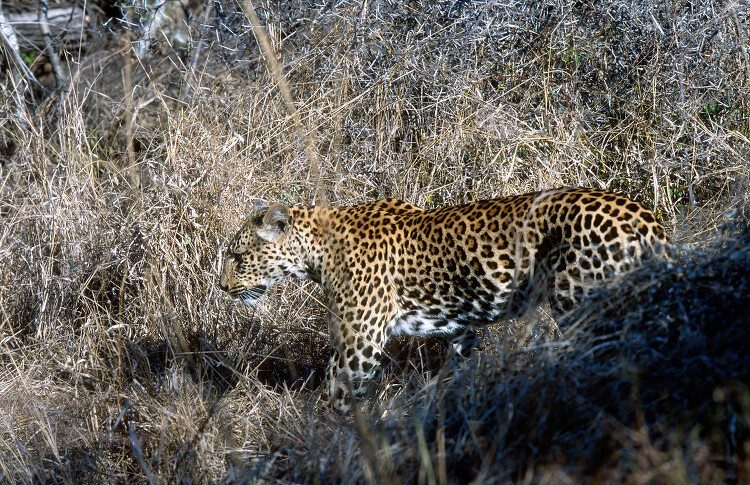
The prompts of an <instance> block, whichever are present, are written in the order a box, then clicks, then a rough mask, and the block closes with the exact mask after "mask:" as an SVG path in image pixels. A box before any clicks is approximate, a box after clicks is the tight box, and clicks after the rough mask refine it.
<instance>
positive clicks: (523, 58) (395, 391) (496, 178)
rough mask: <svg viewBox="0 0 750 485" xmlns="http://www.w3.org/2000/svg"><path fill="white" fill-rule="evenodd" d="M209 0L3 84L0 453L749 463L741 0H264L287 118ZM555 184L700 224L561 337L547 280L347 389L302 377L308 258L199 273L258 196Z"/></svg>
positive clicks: (736, 477)
mask: <svg viewBox="0 0 750 485" xmlns="http://www.w3.org/2000/svg"><path fill="white" fill-rule="evenodd" d="M219 5H220V6H221V9H220V11H219V9H217V7H216V6H215V5H212V6H211V10H208V11H207V12H206V11H198V12H197V13H198V14H200V15H196V16H194V18H199V19H206V20H207V21H206V22H204V21H203V20H201V22H200V23H197V22H196V23H191V24H189V28H190V32H191V34H192V35H193V39H194V40H195V44H194V45H193V47H201V49H200V50H195V51H191V52H180V51H175V50H174V49H172V48H171V47H170V46H169V44H168V43H167V41H166V40H165V41H164V44H163V45H161V46H159V47H160V48H158V49H155V50H153V52H152V53H151V54H150V55H149V56H147V57H146V58H145V59H142V60H140V61H134V60H133V59H132V57H131V54H130V53H129V51H128V50H127V48H126V47H122V48H121V45H122V44H120V43H119V38H120V37H117V36H120V35H122V34H123V32H122V31H115V32H114V33H115V34H117V36H112V37H110V39H111V41H110V42H111V44H110V45H111V46H112V48H113V49H115V50H114V51H109V50H96V49H94V48H91V49H89V50H88V51H86V52H84V53H83V55H82V56H81V57H80V58H74V60H75V61H76V62H70V63H69V64H70V65H71V66H73V67H75V69H74V71H73V75H72V76H71V79H72V81H71V90H70V92H69V93H67V94H65V95H64V96H62V97H61V100H60V102H59V103H57V104H54V105H52V107H51V108H49V111H47V112H37V113H34V112H31V108H29V106H24V107H21V108H23V109H27V110H29V113H28V114H29V116H28V118H29V119H32V120H34V122H33V123H32V125H31V126H30V127H28V128H26V127H24V126H22V125H21V124H20V123H19V122H18V121H17V120H16V119H15V118H14V117H13V113H14V112H15V107H16V106H14V105H13V103H14V102H15V101H14V99H13V98H12V97H10V96H8V98H7V99H4V101H5V103H4V106H5V107H6V109H3V111H2V117H1V119H0V123H1V124H2V127H3V131H2V135H0V137H1V139H2V144H1V147H2V157H1V158H0V359H1V362H2V364H1V365H0V475H2V477H3V480H7V481H16V482H21V483H38V482H63V483H73V482H104V481H111V482H125V481H129V482H130V481H136V482H165V483H171V482H176V481H181V480H184V481H193V482H215V481H220V480H224V481H226V482H233V481H238V482H239V481H278V482H286V481H293V482H336V481H341V482H368V483H385V482H396V481H399V482H420V483H421V482H428V483H453V482H465V481H469V480H475V481H477V482H497V481H530V482H537V483H547V482H555V483H559V482H560V481H575V480H578V479H580V478H582V477H585V478H589V479H592V480H599V479H601V480H609V481H624V482H632V483H644V482H649V481H654V480H658V481H666V482H696V481H700V482H710V481H722V480H733V481H743V480H746V479H747V473H748V471H747V470H748V464H747V448H746V446H747V442H748V441H747V440H748V435H747V422H748V419H750V407H748V404H747V403H748V402H749V401H748V391H747V382H748V381H747V369H748V366H747V361H746V359H747V358H746V357H745V356H746V355H748V353H747V352H746V350H747V349H746V348H745V345H746V344H744V343H743V342H747V339H746V338H744V337H746V332H747V330H745V329H744V328H745V327H746V325H745V323H746V321H747V318H746V316H745V315H744V314H743V313H742V311H741V309H742V308H743V305H744V308H747V295H748V294H749V293H750V292H748V288H747V280H746V278H745V275H746V274H747V273H748V272H750V271H749V269H748V266H747V264H748V263H747V262H748V252H747V248H748V246H747V240H746V237H747V231H746V226H743V224H744V222H743V221H745V220H746V219H743V214H744V212H743V211H742V210H741V209H737V211H736V217H735V218H734V219H731V220H727V219H725V218H724V217H723V214H725V213H728V212H730V211H731V210H733V209H734V208H735V207H742V206H741V204H739V202H738V200H739V199H740V198H741V196H742V195H743V194H744V193H745V187H746V183H747V178H748V175H749V174H750V165H749V164H748V161H747V160H748V158H749V157H750V140H748V137H750V96H749V95H748V83H749V82H750V74H748V69H750V67H749V66H748V60H747V53H746V50H747V47H746V45H747V44H746V43H743V42H742V39H747V38H748V22H749V21H750V17H748V11H749V10H748V8H747V5H746V4H745V3H743V2H721V3H717V2H708V1H705V2H700V1H699V2H691V3H681V2H677V3H670V4H669V5H666V4H665V5H650V6H649V5H641V4H637V3H631V2H625V1H608V2H603V3H597V4H596V5H592V4H588V3H585V2H584V3H581V2H566V1H560V2H547V3H544V4H538V3H535V2H522V1H518V2H504V3H500V2H454V3H445V4H442V3H440V4H438V3H434V4H431V3H428V2H423V4H420V3H413V4H412V3H396V4H391V3H388V2H365V3H362V2H329V3H327V4H326V5H316V4H313V3H312V2H306V1H298V2H270V1H266V2H255V8H256V10H257V12H258V14H259V15H260V17H261V21H262V22H263V23H264V24H265V25H266V27H267V29H268V32H269V34H270V37H271V40H272V43H273V47H274V48H275V52H276V55H277V56H278V57H279V58H280V59H281V61H282V70H283V72H284V75H285V76H286V80H287V82H288V83H289V86H290V89H291V92H292V95H293V97H294V100H295V103H296V109H297V112H298V114H299V117H300V120H301V122H300V123H296V122H295V120H294V117H293V116H292V115H291V114H290V112H289V110H288V108H287V106H286V105H285V104H284V101H283V99H282V97H281V94H280V92H279V89H278V82H277V80H278V78H277V77H274V76H273V74H272V73H271V72H270V71H269V69H268V67H267V63H266V62H265V60H264V57H263V55H262V53H261V51H260V49H259V48H258V46H257V44H256V42H255V38H254V36H253V35H252V32H251V29H250V27H249V25H248V23H247V21H246V20H245V17H244V15H243V14H242V12H241V11H240V10H239V9H238V8H237V7H236V6H235V4H234V3H232V2H222V3H220V4H219ZM203 13H207V15H205V16H204V15H203ZM110 25H114V24H110ZM118 49H119V50H118ZM70 55H71V56H75V55H76V54H75V53H70ZM5 81H6V80H4V82H5ZM188 81H189V82H188ZM5 85H6V87H7V86H8V85H7V83H6V84H5ZM8 92H9V91H8V90H5V91H3V96H6V94H7V93H8ZM299 126H303V127H305V131H304V132H302V133H300V130H299ZM308 144H309V145H311V146H313V147H314V149H315V151H316V156H317V157H318V160H319V163H320V168H319V170H318V172H317V173H316V171H315V170H311V166H310V162H309V156H308V155H307V154H306V146H307V145H308ZM560 185H586V186H594V187H608V188H610V189H614V190H617V191H620V192H622V193H625V194H626V195H629V196H631V197H633V198H636V199H638V200H641V201H643V202H644V203H646V204H647V205H649V206H650V207H653V208H654V209H655V212H657V213H658V214H659V215H660V217H661V218H662V220H663V221H664V222H665V224H666V226H667V227H668V229H669V232H670V234H672V235H673V236H674V239H675V240H676V241H677V242H679V243H680V244H690V245H691V248H692V249H691V250H689V251H687V250H686V253H685V254H684V255H683V256H681V257H680V258H679V259H678V261H677V262H676V263H675V264H673V265H672V266H670V267H667V266H654V267H649V268H646V269H645V270H644V271H643V272H641V273H638V274H636V275H634V276H633V278H632V279H631V280H630V281H629V282H628V283H626V284H625V286H623V287H619V288H618V289H617V290H616V292H617V293H616V295H614V296H613V295H611V294H605V295H602V296H601V297H600V298H601V299H595V300H594V301H593V302H592V303H591V304H590V305H588V306H585V307H583V308H581V309H580V315H578V319H579V321H578V322H577V323H576V324H574V325H572V327H571V328H570V329H567V330H566V329H563V330H564V333H563V334H562V337H561V338H560V339H559V340H553V341H550V339H548V338H547V337H537V335H538V334H539V333H540V332H535V331H530V330H529V329H531V328H532V327H534V326H535V325H538V326H542V325H543V324H544V322H545V321H546V316H545V312H544V309H542V310H541V311H540V312H539V313H537V314H535V315H531V316H529V317H527V318H526V319H524V320H523V321H520V322H515V324H514V325H509V326H500V327H499V328H495V329H493V330H492V331H490V332H486V335H485V340H484V343H483V345H482V351H481V352H479V353H478V354H477V355H476V356H474V358H473V359H472V360H470V361H469V362H468V363H467V364H466V365H465V366H460V367H451V366H450V365H446V366H443V368H442V369H441V368H440V364H441V363H442V358H441V357H440V356H438V355H436V354H435V352H433V349H432V347H433V346H432V345H431V343H430V342H421V341H420V342H416V343H414V344H408V343H403V342H402V344H403V348H399V346H398V345H395V346H394V349H393V350H392V352H393V353H394V354H397V355H398V359H397V362H396V363H394V364H393V365H391V366H390V367H389V369H388V371H387V373H386V375H385V376H384V378H383V379H382V382H381V385H380V387H379V388H378V390H377V392H376V395H375V396H374V398H373V399H372V400H371V402H370V403H369V407H367V408H366V409H363V410H361V412H360V413H359V414H357V415H355V416H353V417H342V416H338V415H336V414H334V413H332V412H331V411H330V410H328V409H327V407H326V405H325V404H324V403H322V402H321V400H320V389H319V387H318V386H319V384H320V383H321V382H322V380H323V375H324V371H325V365H326V361H327V358H328V355H329V351H328V348H327V342H328V339H327V335H326V325H325V321H324V318H325V314H326V311H325V308H324V306H323V304H322V301H323V300H322V295H321V293H320V291H319V289H318V288H316V287H315V286H314V285H312V284H299V283H296V282H290V283H286V284H283V285H280V287H278V288H275V289H274V290H273V291H272V292H270V294H269V295H268V296H266V297H265V298H264V299H263V300H262V302H261V305H260V306H259V307H258V308H257V309H250V308H246V307H244V306H242V305H241V304H239V303H237V302H234V301H232V300H230V299H229V298H228V297H226V296H225V295H224V294H222V293H221V292H220V291H219V290H218V287H217V277H218V276H217V272H218V270H219V266H220V262H221V261H220V251H221V248H222V246H223V245H224V244H225V243H226V240H227V238H228V237H229V236H231V234H232V233H233V232H234V231H235V230H236V229H237V227H238V226H239V223H240V221H241V219H242V218H243V217H244V215H246V214H247V213H248V211H249V208H250V207H251V201H252V199H254V198H261V199H264V200H266V201H283V202H287V203H310V202H312V201H313V199H314V198H315V193H316V190H318V187H319V186H320V188H321V190H322V191H323V193H324V194H325V199H327V200H328V201H329V202H330V203H333V204H352V203H358V202H363V201H369V200H373V199H376V198H379V197H399V198H403V199H405V200H408V201H410V202H413V203H416V204H419V205H421V206H426V207H433V206H440V205H444V204H451V203H459V202H464V201H470V200H478V199H481V198H488V197H498V196H505V195H511V194H516V193H521V192H526V191H529V190H536V189H540V188H549V187H555V186H560ZM318 200H320V199H318ZM722 224H725V225H727V224H728V225H727V226H726V227H727V228H728V229H726V231H725V235H724V236H722V238H720V239H718V240H715V239H714V234H715V232H716V229H717V228H718V227H719V226H721V225H722ZM743 238H745V239H743ZM711 241H715V242H713V243H711V244H709V243H710V242H711ZM733 241H739V242H738V243H734V242H733ZM743 241H744V242H743ZM712 298H715V300H712ZM716 298H719V299H718V300H716ZM603 301H604V302H607V304H604V303H602V302H603ZM712 301H713V302H712ZM716 302H719V303H716ZM717 328H718V329H719V330H716V329H717ZM541 333H543V332H541ZM709 344H710V345H709Z"/></svg>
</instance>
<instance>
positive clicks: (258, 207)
mask: <svg viewBox="0 0 750 485" xmlns="http://www.w3.org/2000/svg"><path fill="white" fill-rule="evenodd" d="M266 209H268V206H267V205H266V204H265V203H264V202H263V201H262V200H258V199H255V200H253V212H263V211H264V210H266Z"/></svg>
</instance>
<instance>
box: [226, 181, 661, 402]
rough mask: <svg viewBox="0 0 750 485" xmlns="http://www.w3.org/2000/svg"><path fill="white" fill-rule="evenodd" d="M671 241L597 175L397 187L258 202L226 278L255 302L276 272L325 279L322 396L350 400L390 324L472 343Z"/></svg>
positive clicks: (401, 330) (571, 301)
mask: <svg viewBox="0 0 750 485" xmlns="http://www.w3.org/2000/svg"><path fill="white" fill-rule="evenodd" d="M669 245H670V241H669V238H668V237H667V235H666V232H665V229H664V226H663V225H662V224H661V223H660V222H659V221H658V220H657V217H656V216H655V215H654V213H653V212H652V211H651V210H649V209H647V208H645V207H644V206H643V205H642V204H640V203H638V202H636V201H634V200H631V199H629V198H627V197H625V196H622V195H618V194H616V193H614V192H610V191H607V190H602V189H593V188H583V187H564V188H558V189H552V190H544V191H537V192H532V193H527V194H522V195H515V196H509V197H504V198H496V199H489V200H481V201H476V202H471V203H464V204H460V205H452V206H445V207H440V208H433V209H422V208H420V207H418V206H416V205H414V204H411V203H409V202H405V201H402V200H397V199H381V200H376V201H373V202H367V203H362V204H358V205H351V206H333V205H327V206H312V207H303V206H287V205H285V204H281V203H275V204H272V205H270V206H267V205H265V204H263V203H260V202H255V204H254V205H253V207H252V209H251V210H250V216H249V218H248V219H247V220H246V222H244V224H243V225H242V226H241V228H240V229H239V231H238V232H237V233H236V234H235V235H234V237H232V238H231V240H230V241H229V243H228V244H227V247H226V250H225V251H224V256H223V261H222V263H221V264H222V269H221V275H220V278H219V286H220V288H221V289H222V290H223V291H225V292H227V293H228V294H229V295H230V296H231V297H234V298H238V299H240V300H242V301H244V303H246V304H248V305H250V306H254V305H256V303H257V302H258V300H259V299H260V298H261V297H262V296H263V295H264V294H265V293H266V291H267V290H268V289H269V288H270V287H272V286H273V285H274V284H276V283H278V282H279V281H281V280H284V279H287V278H300V279H310V280H312V281H314V282H316V283H318V284H319V285H320V286H321V288H322V290H323V294H324V296H325V304H326V306H327V308H328V311H329V314H330V317H329V319H328V334H329V336H330V345H331V350H332V355H331V358H330V363H329V365H328V370H327V373H326V381H327V384H326V387H327V388H326V391H327V394H324V397H325V398H326V399H327V401H328V402H329V403H330V404H331V405H332V406H333V408H334V409H335V410H337V411H338V412H340V413H349V412H350V411H351V410H352V409H353V407H354V406H356V405H358V404H359V403H361V402H362V401H363V399H365V398H366V395H367V393H368V389H369V388H370V387H371V385H372V384H373V383H374V382H376V381H378V380H379V377H380V375H381V372H382V369H383V366H384V364H386V363H387V361H388V360H389V357H388V354H387V352H386V351H385V350H384V349H385V346H386V343H387V342H388V341H389V340H390V339H392V338H393V337H394V336H397V335H406V336H437V337H440V338H443V339H446V340H447V341H450V342H452V344H451V345H452V346H453V348H454V350H455V351H456V353H459V354H462V355H463V354H466V353H467V351H468V352H470V351H471V349H472V348H473V347H474V346H475V345H476V332H477V329H478V328H479V327H481V326H484V325H488V324H492V323H496V322H501V321H504V320H508V319H512V318H515V317H518V316H520V315H522V314H524V312H526V311H527V310H528V309H529V307H530V306H534V305H536V306H538V305H540V304H542V303H544V302H545V301H546V302H548V303H549V312H550V313H551V315H552V317H553V318H554V319H555V321H557V322H558V323H560V322H563V321H564V318H565V316H566V314H569V312H571V310H573V309H574V308H575V307H576V305H578V304H579V303H580V302H582V300H584V299H585V298H586V297H587V296H589V295H590V293H591V292H592V291H593V290H594V289H595V288H597V287H598V286H600V285H602V284H604V283H605V282H607V281H610V280H612V279H614V278H616V277H618V276H619V275H624V274H627V273H628V272H630V271H632V270H634V269H635V268H637V267H639V266H641V265H643V264H644V261H646V260H647V259H649V258H653V257H657V256H660V255H661V256H664V255H665V254H666V253H665V248H668V247H669Z"/></svg>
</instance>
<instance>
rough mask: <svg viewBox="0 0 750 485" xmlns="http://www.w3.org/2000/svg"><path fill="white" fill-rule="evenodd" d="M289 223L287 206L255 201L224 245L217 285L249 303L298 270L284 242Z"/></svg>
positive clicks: (255, 300) (286, 241)
mask: <svg viewBox="0 0 750 485" xmlns="http://www.w3.org/2000/svg"><path fill="white" fill-rule="evenodd" d="M290 226H291V221H290V217H289V208H288V207H286V206H285V205H283V204H274V205H272V206H270V207H267V206H265V205H264V204H262V203H259V202H256V203H255V207H254V208H253V211H252V214H251V216H250V218H249V220H247V221H246V222H245V223H244V224H243V225H242V227H241V228H240V230H239V231H237V234H235V235H234V237H233V238H232V239H231V241H230V242H229V245H228V246H227V250H226V252H225V255H224V265H223V268H222V271H221V279H220V280H219V287H220V288H221V289H222V290H224V291H226V292H227V293H229V294H230V295H231V296H233V297H235V298H240V299H241V300H243V301H244V302H245V303H246V304H248V305H251V306H252V305H255V303H257V301H258V299H260V297H261V296H263V294H264V293H265V292H266V290H268V288H270V287H271V286H272V285H273V284H274V283H277V282H278V281H281V280H282V279H284V278H285V277H287V276H289V275H292V274H296V273H298V272H299V270H298V264H297V262H296V261H295V258H294V256H293V254H292V252H291V251H290V249H289V244H288V237H287V236H288V233H289V229H290Z"/></svg>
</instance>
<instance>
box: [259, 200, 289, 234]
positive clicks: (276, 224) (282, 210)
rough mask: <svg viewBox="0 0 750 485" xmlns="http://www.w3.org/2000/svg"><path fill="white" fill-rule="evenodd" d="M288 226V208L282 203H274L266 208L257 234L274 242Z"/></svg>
mask: <svg viewBox="0 0 750 485" xmlns="http://www.w3.org/2000/svg"><path fill="white" fill-rule="evenodd" d="M288 227H289V208H288V207H287V206H285V205H284V204H274V205H272V206H271V207H269V208H268V209H267V210H266V213H265V215H264V216H263V224H262V226H261V227H260V229H258V236H260V237H262V238H263V239H265V240H266V241H268V242H272V243H275V242H276V241H277V240H278V239H279V237H281V235H282V234H284V233H285V232H286V230H287V228H288Z"/></svg>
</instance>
